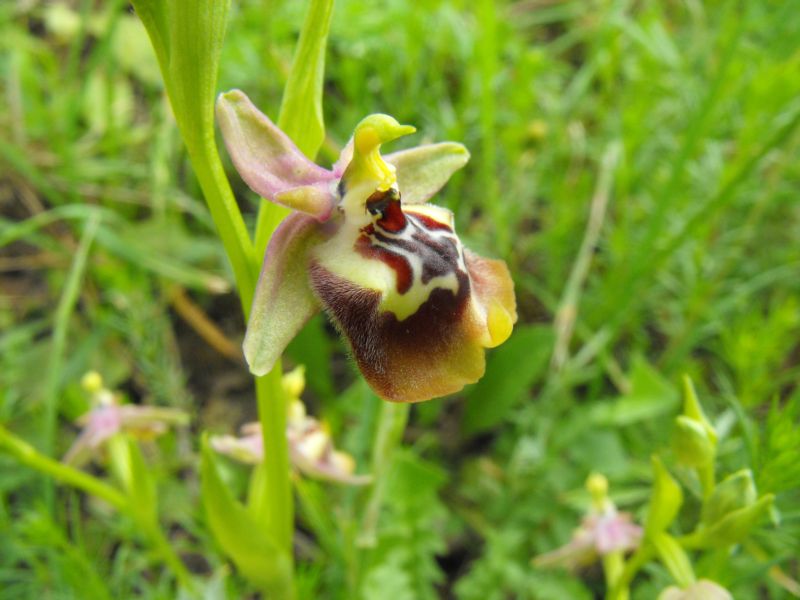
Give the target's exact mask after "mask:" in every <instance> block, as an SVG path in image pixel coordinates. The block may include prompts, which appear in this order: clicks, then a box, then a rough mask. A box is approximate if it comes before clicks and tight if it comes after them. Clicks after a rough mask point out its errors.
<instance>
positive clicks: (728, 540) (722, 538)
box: [692, 494, 775, 548]
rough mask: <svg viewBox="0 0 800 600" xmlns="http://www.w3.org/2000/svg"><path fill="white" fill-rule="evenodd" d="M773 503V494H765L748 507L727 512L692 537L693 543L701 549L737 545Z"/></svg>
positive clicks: (768, 510)
mask: <svg viewBox="0 0 800 600" xmlns="http://www.w3.org/2000/svg"><path fill="white" fill-rule="evenodd" d="M774 501H775V496H774V495H773V494H765V495H764V496H761V498H759V499H758V500H756V502H755V503H753V504H751V505H750V506H746V507H744V508H740V509H739V510H734V511H732V512H729V513H728V514H727V515H725V516H724V517H722V518H721V519H720V520H719V521H717V522H716V523H715V524H714V525H712V526H711V527H707V528H705V529H701V530H700V531H699V532H697V538H695V536H694V535H693V536H692V538H693V542H694V543H695V544H696V545H697V546H699V547H702V548H723V547H725V546H731V545H733V544H738V543H739V542H741V541H743V540H744V539H745V538H746V537H747V536H748V535H749V534H750V532H751V531H752V530H753V528H754V527H755V526H756V525H757V524H758V522H759V521H760V520H761V519H762V518H763V517H764V516H765V515H766V514H767V513H769V512H770V510H771V509H772V506H773V502H774Z"/></svg>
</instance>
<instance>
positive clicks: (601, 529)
mask: <svg viewBox="0 0 800 600" xmlns="http://www.w3.org/2000/svg"><path fill="white" fill-rule="evenodd" d="M586 526H587V527H588V526H590V527H592V528H593V530H594V537H595V546H596V547H597V552H598V553H599V554H601V555H605V554H608V553H609V552H616V551H618V550H622V551H627V550H633V549H634V548H636V547H637V546H638V545H639V541H640V540H641V539H642V528H641V527H639V526H638V525H635V524H634V523H632V522H631V515H630V514H628V513H617V512H616V511H613V512H610V513H608V514H605V515H601V516H596V517H589V518H588V519H587V525H586Z"/></svg>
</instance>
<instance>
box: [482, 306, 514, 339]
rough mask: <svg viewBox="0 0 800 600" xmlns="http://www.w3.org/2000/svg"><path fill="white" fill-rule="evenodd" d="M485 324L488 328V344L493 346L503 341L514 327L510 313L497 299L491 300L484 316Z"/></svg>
mask: <svg viewBox="0 0 800 600" xmlns="http://www.w3.org/2000/svg"><path fill="white" fill-rule="evenodd" d="M486 325H487V328H488V330H489V340H490V341H489V346H487V347H488V348H494V347H496V346H499V345H500V344H502V343H503V342H505V341H506V340H507V339H508V337H509V336H510V335H511V330H512V329H513V328H514V321H513V319H512V317H511V314H509V312H508V311H507V310H506V309H505V307H504V306H503V305H502V304H500V302H498V301H497V300H492V302H491V304H490V305H489V312H488V314H487V316H486Z"/></svg>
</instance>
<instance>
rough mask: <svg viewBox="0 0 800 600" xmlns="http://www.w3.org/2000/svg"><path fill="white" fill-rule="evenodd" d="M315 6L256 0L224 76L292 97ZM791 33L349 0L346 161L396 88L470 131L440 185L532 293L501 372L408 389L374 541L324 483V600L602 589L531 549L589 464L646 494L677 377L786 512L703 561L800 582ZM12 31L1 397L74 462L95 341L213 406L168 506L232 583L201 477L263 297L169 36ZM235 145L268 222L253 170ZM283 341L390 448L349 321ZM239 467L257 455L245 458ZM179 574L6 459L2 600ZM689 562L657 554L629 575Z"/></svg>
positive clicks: (700, 10) (87, 4) (165, 590)
mask: <svg viewBox="0 0 800 600" xmlns="http://www.w3.org/2000/svg"><path fill="white" fill-rule="evenodd" d="M304 10H305V3H296V2H287V1H273V2H255V1H240V2H234V4H233V6H232V10H231V15H230V23H229V28H228V34H227V39H226V45H225V48H224V51H223V56H222V63H221V73H220V82H219V87H220V90H224V89H229V88H232V87H239V88H241V89H243V90H245V91H246V92H247V93H248V95H250V96H251V98H252V99H253V100H254V102H255V103H256V104H257V105H258V106H260V107H262V108H263V109H264V110H265V112H267V113H268V114H270V115H271V116H272V117H273V118H275V117H276V116H277V109H278V106H279V103H280V96H281V92H282V88H283V83H284V81H285V76H286V73H287V70H288V65H289V63H290V60H291V56H292V51H293V47H294V42H295V40H296V36H297V33H298V31H299V27H300V24H301V22H302V15H303V11H304ZM798 39H800V18H798V16H797V14H796V7H795V6H794V4H793V3H792V2H786V1H784V2H780V1H764V2H734V1H719V2H698V1H695V0H687V1H685V2H657V1H654V0H641V1H638V2H633V1H612V0H592V1H586V2H583V1H580V2H579V1H569V0H563V1H559V0H521V1H519V2H513V3H511V2H492V1H490V0H477V1H476V2H466V1H458V0H453V1H444V0H442V1H432V0H426V1H421V2H414V3H407V2H401V1H399V0H390V1H387V2H384V3H381V5H380V6H369V5H365V4H364V3H362V2H356V1H353V0H338V1H337V3H336V9H335V13H334V21H333V25H332V30H331V34H330V41H329V51H328V56H327V76H326V82H325V98H324V109H325V114H326V122H327V126H328V140H327V141H326V145H325V146H324V148H323V152H322V161H323V162H327V163H330V162H331V161H332V160H333V159H334V158H335V157H336V155H337V154H338V148H339V147H341V145H343V144H344V142H345V141H346V140H347V138H348V136H349V135H350V132H351V131H352V128H353V126H354V125H355V123H357V122H358V121H359V120H360V118H361V117H363V116H364V115H365V114H368V113H370V112H378V111H380V112H387V113H390V114H392V115H393V116H395V117H396V118H397V119H398V120H400V121H401V122H404V123H411V124H414V125H416V126H417V128H418V131H419V133H418V134H417V135H416V136H414V137H413V139H409V140H408V141H407V142H404V143H407V144H417V143H420V142H422V141H437V140H445V139H450V140H456V141H461V142H463V143H465V144H466V145H467V146H468V147H469V149H470V151H471V152H472V161H471V162H470V164H469V165H468V166H467V168H466V169H465V170H464V171H463V172H462V173H460V174H458V175H457V176H456V177H455V178H454V179H453V180H452V181H451V183H450V184H449V185H448V186H447V188H446V189H445V190H444V191H443V192H442V193H441V194H440V195H439V196H438V197H437V199H436V202H437V203H438V204H441V205H444V206H447V207H449V208H451V209H453V210H454V211H455V213H456V220H457V225H458V229H459V232H460V235H461V237H462V240H463V241H464V242H465V244H466V245H467V246H469V247H470V248H472V249H473V250H475V251H477V252H479V253H481V254H484V255H489V256H496V257H502V258H504V259H505V260H506V261H507V262H508V264H509V267H510V268H511V271H512V273H513V275H514V279H515V283H516V289H517V298H518V303H519V309H520V317H521V318H520V323H519V324H518V325H517V328H516V331H515V333H514V336H513V337H512V338H511V339H510V340H509V342H507V343H506V344H505V345H504V346H502V347H501V348H499V349H497V350H494V351H492V352H491V353H490V355H489V366H488V369H487V374H486V377H485V378H484V379H483V380H482V381H481V382H480V383H478V384H477V385H475V386H472V387H471V388H468V389H466V390H465V391H464V392H463V393H461V394H458V395H456V396H454V397H452V398H448V399H445V400H437V401H433V402H429V403H426V404H423V405H419V406H416V407H414V409H413V410H412V414H411V421H410V425H409V428H408V430H407V432H406V435H405V442H406V444H405V448H404V450H402V451H401V452H400V453H399V455H398V456H397V457H396V460H395V464H394V466H393V475H392V477H391V480H390V482H389V491H388V493H387V502H386V504H385V506H384V508H383V511H382V514H381V520H380V523H379V528H378V532H377V534H378V538H377V545H376V546H375V547H374V548H362V547H359V545H358V544H357V543H356V542H357V538H358V528H359V525H360V516H359V510H358V507H359V506H360V504H359V494H358V493H357V492H355V491H352V490H346V489H339V488H331V487H330V486H321V485H318V484H315V483H313V482H304V483H302V484H301V486H300V488H299V489H298V493H299V498H300V514H299V517H298V527H299V533H298V556H299V557H300V561H299V569H300V576H299V577H300V584H301V592H302V594H304V596H305V597H313V598H355V597H358V598H367V599H369V598H389V597H391V598H396V599H404V598H409V599H416V598H420V599H424V598H435V597H455V598H459V599H465V600H468V599H473V598H474V599H476V600H477V599H481V600H483V599H494V598H498V599H499V598H531V599H534V598H535V599H549V598H554V599H555V598H592V597H597V595H598V594H601V592H602V574H601V573H600V571H599V570H598V569H588V570H587V571H585V572H582V573H581V574H580V575H578V576H573V575H569V574H567V573H565V572H557V571H539V570H536V569H534V568H533V567H532V566H531V565H530V559H531V557H532V556H534V555H535V554H537V553H540V552H544V551H547V550H550V549H552V548H554V547H556V546H558V545H560V544H562V543H564V542H565V541H566V540H567V539H568V538H569V535H570V532H571V530H572V528H573V527H574V526H575V525H576V524H577V522H578V520H579V518H580V515H581V513H582V512H583V510H584V509H585V506H586V502H587V498H586V494H585V493H584V492H583V490H582V485H583V481H584V480H585V478H586V476H587V475H588V474H589V473H590V472H592V471H600V472H602V473H604V474H606V475H607V476H608V477H609V478H610V480H611V484H612V492H613V495H614V498H615V500H616V501H617V503H618V504H619V505H620V506H621V507H623V508H625V509H626V510H631V511H633V512H634V514H636V515H637V516H638V517H641V509H642V506H643V504H644V503H645V501H646V499H647V496H648V489H649V479H650V471H649V457H650V455H651V454H653V453H661V454H662V455H664V456H666V457H667V459H668V461H669V458H670V453H669V450H668V441H669V432H670V427H671V422H672V419H673V418H674V416H675V415H676V414H677V412H678V410H679V393H678V382H679V378H680V376H681V374H683V373H688V374H690V375H691V376H692V378H693V379H694V381H695V384H696V385H697V387H698V390H699V393H700V396H701V399H702V401H703V403H704V405H705V407H706V410H707V412H708V413H709V414H710V415H711V416H712V417H713V419H714V421H715V423H716V424H717V427H718V428H719V430H720V432H721V434H722V442H721V445H720V454H721V456H720V470H721V472H722V473H727V472H731V471H735V470H738V469H739V468H742V467H749V468H751V469H753V472H754V475H755V479H756V482H757V485H758V487H759V491H760V492H775V493H777V495H778V496H777V506H778V509H779V513H780V522H779V524H778V525H774V524H764V526H763V527H762V528H761V529H760V530H759V531H758V532H756V533H755V534H754V535H753V536H752V538H751V540H750V541H749V542H748V544H745V545H744V546H742V547H739V548H737V550H736V551H735V552H734V553H733V554H732V555H731V556H730V557H719V556H704V557H696V558H697V562H696V564H695V567H696V570H697V571H698V574H706V575H708V576H713V577H715V578H717V579H718V580H720V581H722V582H723V583H724V584H725V585H726V586H728V587H729V588H730V589H731V590H732V591H733V593H734V595H735V597H736V598H755V597H767V598H785V597H792V596H791V592H790V591H789V590H788V589H787V585H788V587H789V588H791V581H790V582H789V584H787V585H780V581H781V580H782V581H784V583H786V581H785V579H782V577H788V578H789V579H790V580H791V579H792V578H793V579H794V580H795V581H796V580H797V579H798V568H799V567H798V562H797V559H796V557H797V556H798V554H800V512H798V506H800V493H799V492H798V489H800V461H798V456H800V435H798V434H797V433H796V428H797V425H798V419H800V391H798V386H797V381H798V375H799V374H800V366H799V364H798V363H799V361H798V357H800V346H798V339H800V337H799V336H798V334H799V333H800V295H799V294H798V288H800V244H798V238H799V237H800V236H799V234H800V208H799V206H800V205H798V193H800V162H798V160H797V156H798V152H799V151H800V134H799V133H798V124H800V51H798V48H797V40H798ZM0 49H2V51H1V52H0V95H1V96H2V99H3V106H4V109H3V110H2V111H0V207H1V208H2V216H1V217H0V422H2V423H4V424H6V426H8V427H9V428H10V429H12V430H13V431H15V432H16V433H18V434H19V435H21V436H23V437H25V438H26V439H28V440H30V441H31V442H32V443H34V444H35V445H36V446H37V447H38V448H40V449H42V450H43V451H45V452H47V453H50V454H52V455H54V456H61V455H62V454H63V452H64V451H65V450H66V448H67V447H68V446H69V444H70V443H71V442H72V440H73V437H74V435H75V431H76V429H75V427H74V426H73V425H71V421H73V420H74V419H75V418H76V417H77V416H78V415H80V414H81V413H82V412H84V411H85V410H86V408H87V405H86V398H85V397H84V395H83V394H82V393H81V391H80V389H79V385H78V381H79V379H80V376H81V375H82V374H83V373H84V372H85V371H87V370H89V369H95V370H98V371H100V372H101V373H102V374H103V375H104V377H105V379H106V380H107V382H108V383H109V384H111V385H113V386H114V387H115V388H117V389H120V390H121V391H123V392H124V393H125V395H126V396H127V398H128V399H129V400H130V401H132V402H142V403H153V404H164V405H172V406H178V407H182V408H184V409H186V410H188V411H190V412H191V413H192V415H193V425H192V428H191V430H190V431H179V432H177V433H176V434H174V435H169V436H166V437H164V438H162V439H160V440H159V442H158V444H157V445H155V446H153V447H151V448H149V459H150V464H151V467H152V469H153V470H154V471H155V472H156V473H157V474H158V477H159V495H160V510H161V514H162V522H163V523H165V524H166V525H167V527H168V530H169V531H170V536H171V539H172V541H173V543H174V544H175V545H176V547H177V548H178V550H179V552H180V553H181V555H182V556H183V558H184V559H185V560H186V561H187V563H188V564H189V566H190V567H191V568H192V569H193V571H195V572H196V573H198V574H199V575H201V576H203V577H205V578H206V579H207V580H208V578H210V581H211V582H212V583H210V584H209V587H208V589H209V593H218V594H219V595H218V596H217V597H226V595H227V596H228V597H240V596H241V595H242V594H246V593H248V588H247V586H246V583H245V582H243V581H241V580H239V579H238V578H237V577H236V576H235V575H232V576H231V575H229V574H227V572H226V571H225V569H224V568H223V567H222V565H224V562H225V561H224V558H223V556H222V555H221V554H220V552H219V550H218V548H217V547H216V545H215V544H214V542H213V540H212V539H210V537H209V534H208V532H207V529H206V528H205V526H204V524H203V516H202V514H201V511H200V509H199V503H198V499H197V482H196V478H195V475H194V473H195V466H196V464H197V454H196V453H197V439H198V435H197V433H198V432H199V431H202V430H211V431H216V432H230V431H232V430H233V429H234V428H235V427H236V426H237V425H238V424H240V423H241V422H242V421H243V420H245V419H248V418H251V417H253V416H254V410H255V407H254V401H253V390H252V388H251V385H252V384H251V382H250V379H249V377H248V375H247V373H246V369H245V368H244V367H243V366H242V362H241V360H240V358H239V357H238V353H237V348H238V345H239V342H240V339H241V337H242V335H243V329H244V324H243V323H242V322H241V317H240V316H239V309H238V303H237V300H236V298H235V297H234V296H233V295H232V293H231V292H230V289H231V274H230V271H229V267H228V265H227V264H226V262H225V258H224V253H223V251H222V248H221V246H220V244H219V242H218V241H217V239H216V237H215V234H214V231H213V227H212V224H211V221H210V218H209V216H208V214H207V212H206V209H205V205H204V203H203V201H202V197H201V195H200V193H199V190H198V187H197V184H196V181H195V180H194V176H193V174H192V171H191V168H190V166H189V163H188V160H187V158H186V155H185V152H184V150H183V148H182V145H181V143H180V139H179V137H178V134H177V131H176V129H175V125H174V122H173V120H172V117H171V115H170V111H169V106H168V104H167V102H166V100H165V97H164V93H163V89H162V86H161V83H160V78H159V74H158V68H157V65H156V62H155V58H154V57H153V55H152V53H151V50H150V47H149V43H148V41H147V38H146V35H145V34H144V31H143V29H142V27H141V26H140V24H139V23H138V21H137V20H136V18H135V17H134V16H133V15H132V13H131V12H130V11H129V9H128V7H127V4H126V3H125V2H123V1H120V0H112V1H108V2H93V1H91V0H75V1H72V2H37V1H30V2H22V1H12V2H4V3H2V5H0ZM400 145H402V143H401V144H398V147H399V146H400ZM226 160H227V159H226ZM228 166H229V167H230V165H228ZM229 173H230V175H231V181H232V183H233V185H234V187H235V189H236V191H237V194H238V197H239V200H240V201H241V204H242V206H243V209H244V211H245V213H246V217H247V218H248V219H249V222H250V224H251V225H252V221H253V219H254V215H255V208H256V206H257V204H256V202H257V198H255V197H254V196H253V195H252V193H250V192H249V191H248V190H247V189H246V188H245V186H244V185H243V184H242V183H241V181H240V180H239V178H238V176H236V174H235V172H233V171H232V170H230V171H229ZM93 215H99V219H97V218H96V217H95V216H93ZM209 324H214V326H215V327H216V328H217V329H218V332H219V333H221V334H222V336H218V337H216V338H212V339H211V343H209V340H208V337H209V335H211V334H208V333H206V335H205V337H204V336H203V335H201V333H202V332H204V331H206V330H207V329H208V325H209ZM204 328H205V329H204ZM570 329H572V333H571V335H570V333H569V332H570ZM289 355H290V360H291V361H294V362H297V363H303V364H306V365H307V367H308V379H309V381H308V388H309V390H308V393H307V394H306V399H307V401H308V403H309V404H310V405H311V406H312V408H313V411H314V412H315V413H316V414H318V415H321V416H323V417H324V418H325V419H326V420H327V422H328V423H329V424H330V427H331V429H332V431H333V432H334V434H335V436H336V437H337V439H339V440H341V441H340V444H341V445H343V446H344V447H345V448H347V449H348V450H350V451H351V452H353V454H354V455H355V456H356V458H357V459H358V461H359V464H360V465H361V466H362V468H364V467H365V466H366V465H368V463H369V453H370V443H371V439H372V436H373V432H374V426H375V422H376V418H377V414H378V411H379V409H380V405H379V403H378V401H376V400H375V399H374V398H373V397H372V396H371V395H370V394H369V392H368V390H367V389H366V387H365V386H364V384H363V383H362V382H361V381H360V380H359V379H358V377H357V376H356V374H355V371H354V369H353V367H352V366H351V365H350V363H349V362H348V361H347V359H346V357H345V355H344V352H343V347H342V345H341V343H340V342H339V341H338V340H337V339H336V337H335V336H334V335H332V331H331V329H330V327H329V326H327V325H326V324H325V322H324V320H322V319H316V320H315V321H313V322H312V323H311V324H310V325H309V327H308V328H307V329H306V330H305V331H304V332H303V333H302V334H301V335H300V336H299V337H298V338H297V339H296V340H295V342H294V343H293V344H292V346H291V348H290V352H289ZM677 474H678V475H679V476H680V475H681V474H680V472H678V473H677ZM245 475H246V473H245V471H244V470H240V469H238V468H236V467H235V466H233V465H231V469H230V472H229V473H228V476H229V479H230V482H231V485H232V486H234V487H237V486H238V487H239V488H241V487H242V486H243V485H244V481H245ZM693 500H694V501H693ZM330 507H333V509H331V508H330ZM693 507H694V509H695V510H696V508H697V502H696V498H695V499H692V498H691V497H690V498H689V500H688V506H687V508H686V510H685V514H684V517H683V518H684V519H685V521H686V524H690V523H692V522H693V520H692V510H693ZM680 525H681V524H680V523H679V528H680ZM687 526H688V525H687ZM774 567H779V568H780V569H781V571H780V573H779V574H778V575H776V571H774V570H773V571H770V569H771V568H774ZM173 584H174V582H173V580H172V578H171V575H170V574H169V572H165V571H164V570H163V568H162V567H161V566H160V565H159V564H158V563H157V562H155V561H154V559H153V556H152V555H151V554H150V553H149V552H148V550H147V549H146V547H144V546H143V545H142V543H141V540H140V539H139V537H138V536H137V532H136V531H134V530H133V528H132V526H131V524H130V523H127V522H125V520H121V519H118V518H116V517H115V516H114V515H113V514H111V513H109V512H108V511H107V510H105V509H104V507H103V506H101V505H97V504H96V503H94V502H92V501H91V500H89V499H86V498H84V497H81V496H80V495H79V494H77V493H74V492H71V491H69V490H66V489H56V491H55V496H53V495H52V490H49V489H48V486H46V485H43V483H42V480H41V478H40V477H38V476H37V475H35V474H34V473H32V472H29V471H26V470H23V469H21V468H20V467H18V466H16V465H15V464H14V463H13V462H11V461H10V460H9V459H7V458H6V457H4V456H0V597H2V598H29V597H40V596H42V595H43V594H44V595H46V597H51V598H73V597H74V598H95V597H96V598H110V597H133V596H137V597H146V598H170V597H172V595H173V593H174V592H173V587H172V586H173ZM668 584H669V577H668V574H667V573H666V571H665V570H663V569H662V568H661V567H659V566H652V567H650V568H648V569H647V570H646V571H645V572H644V574H643V575H642V576H641V577H640V578H639V579H637V582H636V589H635V593H634V598H653V597H655V595H656V594H657V592H658V590H660V589H662V588H663V587H665V586H666V585H668ZM795 585H796V583H795Z"/></svg>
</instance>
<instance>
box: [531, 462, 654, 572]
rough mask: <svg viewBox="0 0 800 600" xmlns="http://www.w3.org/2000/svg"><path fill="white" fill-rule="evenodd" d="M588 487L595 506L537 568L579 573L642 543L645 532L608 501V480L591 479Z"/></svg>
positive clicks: (539, 558)
mask: <svg viewBox="0 0 800 600" xmlns="http://www.w3.org/2000/svg"><path fill="white" fill-rule="evenodd" d="M586 487H587V489H588V490H589V492H590V493H591V495H592V506H591V508H590V510H589V512H588V513H587V514H586V516H584V518H583V520H582V521H581V525H580V527H578V528H577V529H576V530H575V531H574V533H573V534H572V538H571V539H570V541H569V542H567V543H566V544H565V545H564V546H561V547H560V548H557V549H555V550H553V551H551V552H547V553H545V554H540V555H539V556H537V557H535V558H534V559H533V564H534V565H536V566H537V567H565V568H568V569H575V568H578V567H581V566H584V565H587V564H591V563H592V562H594V561H595V560H597V559H598V558H600V557H603V556H607V555H608V554H611V553H612V552H627V551H629V550H635V549H636V548H637V547H638V546H639V542H640V541H641V539H642V534H643V532H642V528H641V527H639V526H638V525H636V524H635V523H633V521H632V517H631V515H630V514H629V513H625V512H618V511H617V507H616V506H615V505H614V503H613V502H612V501H611V499H610V498H609V497H608V480H606V478H605V477H604V476H602V475H599V474H593V475H590V476H589V478H588V480H587V482H586Z"/></svg>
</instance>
